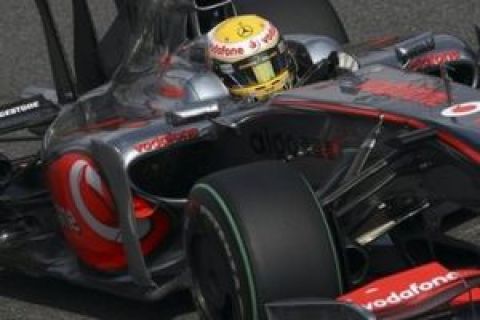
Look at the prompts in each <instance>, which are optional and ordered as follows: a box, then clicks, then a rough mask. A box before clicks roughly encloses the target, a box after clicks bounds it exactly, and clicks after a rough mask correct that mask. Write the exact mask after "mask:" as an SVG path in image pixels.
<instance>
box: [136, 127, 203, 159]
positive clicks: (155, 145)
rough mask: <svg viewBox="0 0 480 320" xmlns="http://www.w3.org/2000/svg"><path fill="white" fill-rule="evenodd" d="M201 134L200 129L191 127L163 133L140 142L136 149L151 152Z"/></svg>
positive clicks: (140, 151) (141, 151)
mask: <svg viewBox="0 0 480 320" xmlns="http://www.w3.org/2000/svg"><path fill="white" fill-rule="evenodd" d="M198 135H199V132H198V129H196V128H190V129H186V130H182V131H179V132H173V133H167V134H163V135H160V136H157V137H154V138H151V139H148V140H146V141H143V142H140V143H138V144H136V145H135V146H134V149H135V150H136V151H137V152H139V153H145V152H151V151H156V150H160V149H164V148H166V147H168V146H170V145H172V144H175V143H179V142H184V141H188V140H192V139H195V138H197V137H198Z"/></svg>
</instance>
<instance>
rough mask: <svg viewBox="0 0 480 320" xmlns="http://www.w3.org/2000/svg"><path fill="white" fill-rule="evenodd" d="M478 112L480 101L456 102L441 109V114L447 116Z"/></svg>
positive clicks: (463, 115)
mask: <svg viewBox="0 0 480 320" xmlns="http://www.w3.org/2000/svg"><path fill="white" fill-rule="evenodd" d="M479 112H480V102H478V101H477V102H466V103H461V104H456V105H454V106H451V107H450V108H447V109H445V110H443V111H442V116H444V117H448V118H455V117H466V116H469V115H472V114H475V113H479Z"/></svg>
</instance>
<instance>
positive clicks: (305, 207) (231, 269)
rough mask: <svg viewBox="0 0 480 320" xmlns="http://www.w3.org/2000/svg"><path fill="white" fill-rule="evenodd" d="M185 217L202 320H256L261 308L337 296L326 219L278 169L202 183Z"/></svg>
mask: <svg viewBox="0 0 480 320" xmlns="http://www.w3.org/2000/svg"><path fill="white" fill-rule="evenodd" d="M187 211H188V219H187V225H186V251H187V256H188V261H189V264H190V267H191V271H192V276H193V280H194V281H193V282H194V285H193V289H192V291H193V295H194V299H195V301H196V303H197V305H198V307H199V309H200V311H201V313H202V314H203V316H204V317H205V318H207V319H214V320H217V319H239V320H240V319H241V320H243V319H248V320H260V319H261V320H263V319H265V318H266V316H265V311H264V308H263V306H264V305H265V304H266V303H269V302H273V301H279V300H285V299H292V298H312V297H321V298H334V297H336V296H338V294H339V293H340V292H341V287H342V277H341V274H340V266H339V262H338V257H337V253H336V249H335V246H334V241H333V238H332V234H331V231H330V228H329V225H328V222H327V220H326V217H325V216H324V213H323V211H322V210H321V208H320V207H319V206H318V203H317V201H316V199H315V198H314V196H313V194H312V192H311V189H310V187H309V185H308V184H307V182H306V181H305V180H304V179H303V177H302V176H301V175H300V174H299V173H297V172H296V171H295V170H293V169H291V168H289V167H288V166H287V165H286V164H284V163H280V162H262V163H256V164H251V165H247V166H243V167H239V168H235V169H231V170H227V171H224V172H220V173H217V174H214V175H212V176H209V177H207V178H205V179H203V180H202V181H200V182H199V183H198V184H197V185H196V186H195V187H194V188H193V190H192V192H191V195H190V202H189V206H188V210H187Z"/></svg>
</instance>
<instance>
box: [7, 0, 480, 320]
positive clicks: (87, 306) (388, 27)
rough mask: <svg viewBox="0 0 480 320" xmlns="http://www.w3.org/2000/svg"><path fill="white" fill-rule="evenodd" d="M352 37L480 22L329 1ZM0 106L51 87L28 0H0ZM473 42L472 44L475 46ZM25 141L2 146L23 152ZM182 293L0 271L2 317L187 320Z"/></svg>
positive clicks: (444, 6)
mask: <svg viewBox="0 0 480 320" xmlns="http://www.w3.org/2000/svg"><path fill="white" fill-rule="evenodd" d="M68 2H69V1H65V0H52V1H51V3H52V5H53V6H54V11H55V14H56V16H57V17H58V16H60V17H61V19H60V21H59V24H60V26H61V30H62V35H63V36H64V37H65V39H66V41H67V43H71V38H70V37H68V31H69V30H70V29H71V25H70V22H69V21H70V16H69V12H70V11H69V10H70V9H69V7H68ZM332 2H333V4H334V6H335V7H336V8H337V10H338V12H339V14H340V16H341V18H342V20H343V21H344V23H345V25H346V29H347V32H348V33H349V36H350V37H351V40H352V41H360V40H363V39H366V38H368V37H372V36H378V35H384V34H391V33H394V34H408V33H412V32H417V31H421V30H432V31H436V32H450V33H452V34H455V35H457V36H460V37H462V38H465V39H466V40H468V41H469V42H471V43H472V44H473V43H476V41H475V37H474V32H473V24H474V23H479V24H480V2H478V0H332ZM91 5H92V6H93V8H94V10H95V12H96V15H97V20H99V21H102V28H103V29H104V28H105V26H106V25H108V23H109V21H111V18H112V14H111V10H112V5H111V4H110V3H109V1H107V0H96V1H91ZM0 12H1V15H0V31H1V32H0V103H4V102H6V101H11V100H13V99H15V97H16V96H17V95H18V94H19V93H20V91H21V90H22V88H24V87H26V86H27V85H32V84H34V85H45V86H48V85H49V84H50V78H49V73H48V72H49V70H48V64H47V62H46V61H47V59H46V51H45V47H44V44H43V38H42V35H41V29H40V25H39V20H38V17H37V16H36V12H35V10H34V8H33V1H32V0H1V1H0ZM475 45H476V44H475ZM33 147H34V146H27V147H23V148H20V149H19V148H16V147H13V148H12V147H11V146H2V145H0V148H2V149H5V148H8V150H9V151H10V152H13V153H21V152H23V151H25V149H30V148H33ZM190 311H191V305H190V300H189V297H188V294H187V293H181V294H177V295H174V296H172V297H170V298H169V299H167V300H165V301H163V302H161V303H156V304H143V303H136V302H131V301H127V300H124V299H120V298H117V297H112V296H110V295H107V294H103V293H100V292H96V291H92V290H88V289H84V288H78V287H74V286H71V285H68V284H65V283H62V282H59V281H53V280H48V279H31V278H28V277H25V276H22V275H18V274H12V273H8V272H0V320H5V319H8V320H13V319H18V320H20V319H22V320H40V319H49V320H50V319H51V320H60V319H69V320H80V319H81V320H92V319H102V320H107V319H112V320H123V319H125V320H126V319H139V320H140V319H156V320H166V319H177V320H180V319H181V320H193V319H196V317H195V316H194V315H193V314H191V313H190Z"/></svg>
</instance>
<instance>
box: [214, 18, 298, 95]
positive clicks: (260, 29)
mask: <svg viewBox="0 0 480 320" xmlns="http://www.w3.org/2000/svg"><path fill="white" fill-rule="evenodd" d="M207 37H208V57H209V60H210V63H211V66H212V69H213V71H214V72H215V73H216V74H217V75H218V76H219V77H220V78H221V79H222V80H223V82H224V83H225V85H226V86H227V87H228V88H229V90H230V93H231V94H232V95H234V96H238V97H253V98H257V99H260V100H261V99H264V98H267V97H268V96H270V95H271V94H273V93H276V92H279V91H282V90H284V89H286V88H288V87H290V86H291V82H292V76H291V72H290V64H291V63H290V61H291V59H290V57H289V53H288V49H287V46H286V44H285V42H284V40H283V38H282V36H281V35H280V33H279V31H278V29H277V28H276V27H275V26H274V25H273V24H272V23H271V22H269V21H267V20H266V19H264V18H261V17H259V16H256V15H241V16H236V17H232V18H229V19H227V20H225V21H223V22H222V23H220V24H218V25H217V26H216V27H215V28H213V29H212V30H211V31H210V32H209V33H208V36H207Z"/></svg>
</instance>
